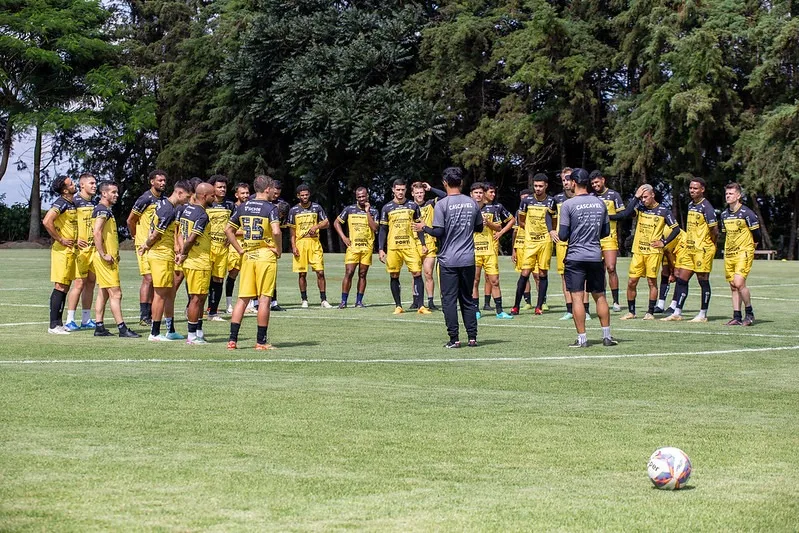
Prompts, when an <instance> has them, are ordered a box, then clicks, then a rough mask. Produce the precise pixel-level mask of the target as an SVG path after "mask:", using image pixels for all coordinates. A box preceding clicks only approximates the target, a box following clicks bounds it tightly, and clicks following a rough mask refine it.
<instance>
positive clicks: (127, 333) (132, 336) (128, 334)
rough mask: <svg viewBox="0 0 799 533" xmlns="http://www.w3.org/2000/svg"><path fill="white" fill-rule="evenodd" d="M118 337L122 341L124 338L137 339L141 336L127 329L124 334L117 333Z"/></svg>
mask: <svg viewBox="0 0 799 533" xmlns="http://www.w3.org/2000/svg"><path fill="white" fill-rule="evenodd" d="M119 336H120V337H122V338H123V339H124V338H128V339H138V338H139V337H141V335H139V334H138V333H136V332H135V331H131V330H129V329H126V330H125V333H122V332H120V333H119Z"/></svg>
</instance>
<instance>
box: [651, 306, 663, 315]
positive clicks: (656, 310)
mask: <svg viewBox="0 0 799 533" xmlns="http://www.w3.org/2000/svg"><path fill="white" fill-rule="evenodd" d="M652 312H653V313H654V314H656V315H660V314H662V313H663V308H662V307H655V309H653V310H652Z"/></svg>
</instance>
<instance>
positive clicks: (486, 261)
mask: <svg viewBox="0 0 799 533" xmlns="http://www.w3.org/2000/svg"><path fill="white" fill-rule="evenodd" d="M474 267H475V268H482V269H483V270H484V271H485V273H486V274H488V275H489V276H498V275H499V257H497V256H496V255H493V254H491V255H476V256H474Z"/></svg>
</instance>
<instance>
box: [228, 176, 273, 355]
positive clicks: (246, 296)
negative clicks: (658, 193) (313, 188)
mask: <svg viewBox="0 0 799 533" xmlns="http://www.w3.org/2000/svg"><path fill="white" fill-rule="evenodd" d="M273 187H274V182H273V181H272V178H270V177H268V176H258V177H256V178H255V182H254V183H253V188H254V189H255V199H253V200H247V201H246V202H244V203H243V204H241V205H240V206H238V207H237V208H236V212H235V213H233V216H232V217H230V221H229V222H228V225H227V227H226V228H225V234H226V235H227V239H228V242H229V243H230V245H231V246H232V247H233V248H234V249H235V250H236V252H238V253H239V255H241V256H242V258H241V275H240V277H241V280H240V281H239V297H238V300H237V301H236V306H235V307H234V308H233V316H232V317H231V318H230V337H229V340H228V343H227V347H228V350H235V349H236V348H237V347H238V340H239V329H240V328H241V320H242V318H243V317H244V310H245V309H246V308H247V304H248V303H249V301H250V300H251V299H252V298H258V299H259V300H260V302H261V303H260V305H259V306H258V319H257V320H258V331H257V338H256V344H255V349H256V350H273V349H274V346H272V345H271V344H269V343H268V339H267V329H268V327H269V313H270V311H271V309H270V300H271V299H272V294H273V293H274V290H275V278H276V277H277V260H278V259H279V258H280V253H281V250H282V246H281V243H282V236H281V233H280V217H279V215H278V210H277V207H275V206H274V204H272V202H271V201H269V199H268V198H269V193H268V191H270V189H272V188H273ZM239 229H241V230H242V231H243V232H244V234H243V236H242V243H243V244H239V242H238V240H237V239H236V232H237V231H238V230H239Z"/></svg>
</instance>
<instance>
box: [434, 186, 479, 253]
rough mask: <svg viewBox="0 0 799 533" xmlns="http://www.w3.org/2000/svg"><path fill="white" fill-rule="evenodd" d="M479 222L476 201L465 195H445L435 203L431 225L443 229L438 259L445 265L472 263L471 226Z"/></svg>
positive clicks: (472, 231)
mask: <svg viewBox="0 0 799 533" xmlns="http://www.w3.org/2000/svg"><path fill="white" fill-rule="evenodd" d="M478 218H480V220H481V221H482V215H481V214H480V207H479V206H478V205H477V202H475V201H474V200H472V199H471V198H469V197H468V196H466V195H463V194H457V195H453V196H445V197H444V198H441V199H439V200H438V202H437V203H436V206H435V209H434V211H433V227H434V228H444V237H443V238H442V239H439V241H438V260H439V261H440V262H441V264H442V265H443V266H446V267H450V268H452V267H465V266H471V265H474V237H473V235H474V227H475V224H476V223H477V219H478Z"/></svg>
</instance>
